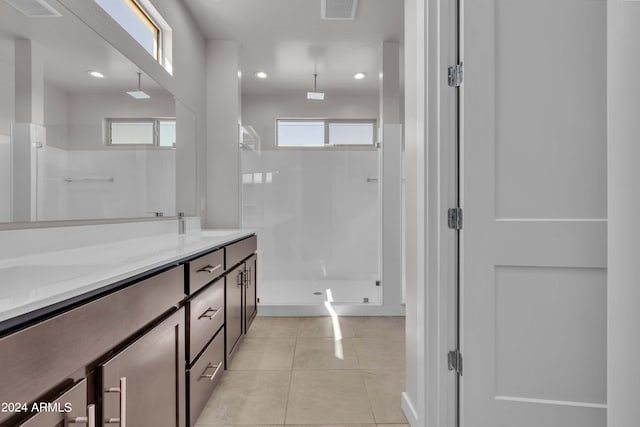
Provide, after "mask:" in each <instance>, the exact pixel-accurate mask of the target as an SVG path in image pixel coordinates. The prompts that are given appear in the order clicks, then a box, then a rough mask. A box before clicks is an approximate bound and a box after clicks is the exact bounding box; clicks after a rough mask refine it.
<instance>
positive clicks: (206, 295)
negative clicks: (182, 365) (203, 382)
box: [188, 279, 224, 363]
mask: <svg viewBox="0 0 640 427" xmlns="http://www.w3.org/2000/svg"><path fill="white" fill-rule="evenodd" d="M223 324H224V279H222V280H218V281H217V282H216V283H213V284H212V285H211V286H209V287H208V288H206V289H205V290H203V291H202V292H201V293H199V294H198V295H197V296H196V297H195V298H193V299H192V300H191V301H189V355H188V361H189V363H191V362H193V360H194V359H195V357H196V356H197V355H198V353H200V351H201V350H202V349H203V348H204V346H205V344H206V343H207V342H208V341H209V340H210V339H211V337H212V336H214V335H215V333H216V332H217V331H218V329H220V327H221V326H222V325H223Z"/></svg>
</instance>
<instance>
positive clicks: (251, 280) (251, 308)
mask: <svg viewBox="0 0 640 427" xmlns="http://www.w3.org/2000/svg"><path fill="white" fill-rule="evenodd" d="M257 271H258V256H257V255H255V254H254V255H251V256H250V257H249V259H247V260H246V261H245V262H244V301H243V305H242V309H243V314H242V319H243V328H244V333H245V334H246V333H247V331H248V330H249V327H250V326H251V323H252V322H253V319H255V317H256V315H257V314H258V293H257V283H258V274H257Z"/></svg>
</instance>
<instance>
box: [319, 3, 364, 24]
mask: <svg viewBox="0 0 640 427" xmlns="http://www.w3.org/2000/svg"><path fill="white" fill-rule="evenodd" d="M357 7H358V0H321V5H320V12H321V14H322V19H331V20H353V19H354V18H355V17H356V8H357Z"/></svg>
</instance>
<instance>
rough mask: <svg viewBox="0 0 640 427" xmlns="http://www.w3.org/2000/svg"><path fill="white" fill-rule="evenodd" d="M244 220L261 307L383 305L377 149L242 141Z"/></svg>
mask: <svg viewBox="0 0 640 427" xmlns="http://www.w3.org/2000/svg"><path fill="white" fill-rule="evenodd" d="M241 164H242V219H243V226H244V227H250V228H255V229H257V231H258V235H259V236H260V238H259V239H258V244H259V248H258V249H259V253H260V260H261V261H260V262H261V265H260V269H259V274H260V275H261V276H260V277H259V280H260V295H259V297H260V304H261V305H305V304H324V302H325V301H327V300H329V301H330V302H333V303H336V304H341V303H344V304H380V303H382V288H381V287H380V286H377V285H376V282H377V281H378V280H379V271H380V266H379V240H380V239H379V234H380V233H379V229H380V226H379V223H380V218H379V194H378V193H379V189H378V150H376V149H375V148H373V147H372V148H363V147H355V148H354V147H340V148H331V147H323V148H305V147H300V148H289V147H288V148H286V149H279V148H272V149H269V150H262V151H259V150H256V149H255V145H252V144H250V143H243V144H242V149H241Z"/></svg>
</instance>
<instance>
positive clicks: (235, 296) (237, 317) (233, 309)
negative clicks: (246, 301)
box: [225, 264, 244, 366]
mask: <svg viewBox="0 0 640 427" xmlns="http://www.w3.org/2000/svg"><path fill="white" fill-rule="evenodd" d="M226 281H227V285H226V286H227V293H226V306H227V312H226V314H227V317H226V321H225V331H226V335H227V340H226V341H227V366H228V364H229V360H230V358H231V355H232V354H233V351H234V350H235V348H236V345H237V344H238V341H239V340H240V336H242V332H243V330H242V329H243V325H242V297H243V287H244V265H242V264H241V265H239V266H237V267H236V268H234V269H233V270H231V271H230V272H229V273H227V276H226Z"/></svg>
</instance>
